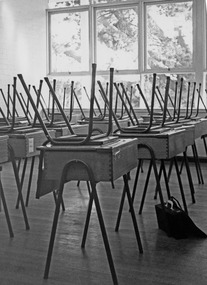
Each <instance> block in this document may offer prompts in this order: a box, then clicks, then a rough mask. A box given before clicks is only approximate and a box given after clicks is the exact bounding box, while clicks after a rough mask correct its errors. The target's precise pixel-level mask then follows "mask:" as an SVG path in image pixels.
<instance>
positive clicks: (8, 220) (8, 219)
mask: <svg viewBox="0 0 207 285" xmlns="http://www.w3.org/2000/svg"><path fill="white" fill-rule="evenodd" d="M0 171H1V167H0ZM0 198H1V200H2V204H3V207H4V213H5V216H6V221H7V226H8V230H9V234H10V237H11V238H12V237H14V233H13V230H12V225H11V221H10V217H9V211H8V208H7V205H6V199H5V196H4V190H3V186H2V183H1V179H0Z"/></svg>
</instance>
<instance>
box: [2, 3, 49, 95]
mask: <svg viewBox="0 0 207 285" xmlns="http://www.w3.org/2000/svg"><path fill="white" fill-rule="evenodd" d="M47 2H48V1H47V0H0V88H2V89H3V90H4V91H5V92H6V90H7V84H12V82H13V77H14V76H17V74H18V73H22V74H23V76H24V77H25V80H26V82H27V83H28V84H35V85H37V84H38V83H39V79H40V78H42V77H43V76H45V75H46V11H45V9H46V8H47ZM18 86H20V82H19V81H18Z"/></svg>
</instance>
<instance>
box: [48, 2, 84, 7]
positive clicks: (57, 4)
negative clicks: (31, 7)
mask: <svg viewBox="0 0 207 285" xmlns="http://www.w3.org/2000/svg"><path fill="white" fill-rule="evenodd" d="M88 4H89V0H69V1H60V0H49V3H48V6H49V8H61V7H74V6H80V5H88Z"/></svg>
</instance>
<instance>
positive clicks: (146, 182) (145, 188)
mask: <svg viewBox="0 0 207 285" xmlns="http://www.w3.org/2000/svg"><path fill="white" fill-rule="evenodd" d="M151 171H152V160H150V164H149V168H148V171H147V177H146V181H145V186H144V190H143V194H142V199H141V203H140V207H139V215H141V213H142V210H143V207H144V201H145V197H146V194H147V187H148V184H149V179H150V175H151Z"/></svg>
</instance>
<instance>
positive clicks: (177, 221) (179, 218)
mask: <svg viewBox="0 0 207 285" xmlns="http://www.w3.org/2000/svg"><path fill="white" fill-rule="evenodd" d="M155 211H156V215H157V222H158V227H159V229H161V230H163V231H165V232H166V233H167V234H168V236H171V237H174V238H176V239H183V238H188V237H190V236H191V237H198V238H206V237H207V235H206V234H205V233H204V232H203V231H202V230H200V229H199V228H198V227H197V226H196V225H195V223H194V222H193V221H192V219H191V218H190V217H189V215H188V214H187V213H186V212H185V211H184V210H183V209H182V207H181V206H180V203H179V202H178V200H177V199H176V198H174V197H170V199H169V200H168V201H167V203H165V204H164V209H163V207H162V205H161V204H158V205H155Z"/></svg>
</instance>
